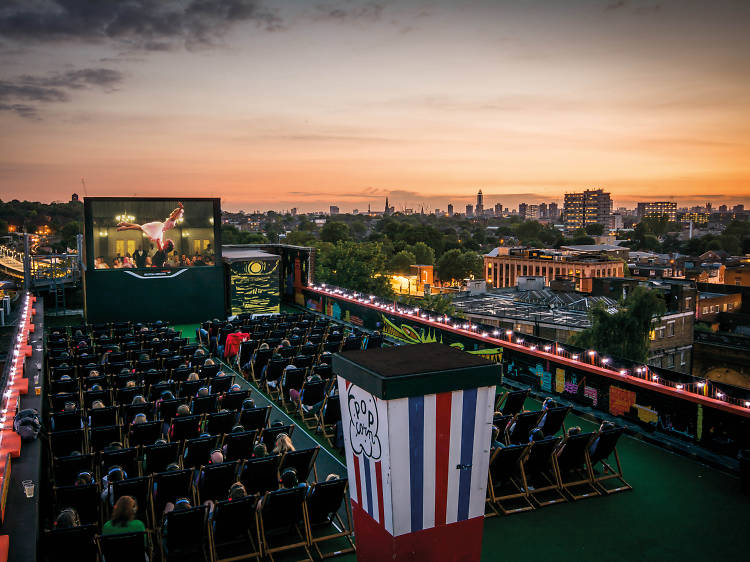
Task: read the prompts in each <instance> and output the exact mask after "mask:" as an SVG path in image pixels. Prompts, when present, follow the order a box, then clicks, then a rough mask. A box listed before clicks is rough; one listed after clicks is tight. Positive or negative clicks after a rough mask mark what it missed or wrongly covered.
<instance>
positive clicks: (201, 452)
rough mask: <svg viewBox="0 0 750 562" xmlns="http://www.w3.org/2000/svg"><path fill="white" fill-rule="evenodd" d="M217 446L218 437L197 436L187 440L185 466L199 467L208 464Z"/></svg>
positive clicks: (183, 457)
mask: <svg viewBox="0 0 750 562" xmlns="http://www.w3.org/2000/svg"><path fill="white" fill-rule="evenodd" d="M216 448H217V440H216V437H214V436H211V437H196V438H195V439H186V440H185V449H184V451H185V452H184V453H183V455H182V464H183V466H184V467H185V468H198V467H199V466H202V465H204V464H207V463H208V461H209V457H210V455H211V451H213V450H214V449H216Z"/></svg>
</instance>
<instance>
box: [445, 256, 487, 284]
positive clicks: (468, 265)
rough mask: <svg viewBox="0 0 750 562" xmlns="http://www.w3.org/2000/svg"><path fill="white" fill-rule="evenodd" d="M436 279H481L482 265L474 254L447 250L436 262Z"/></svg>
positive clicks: (479, 258) (481, 261)
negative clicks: (472, 277)
mask: <svg viewBox="0 0 750 562" xmlns="http://www.w3.org/2000/svg"><path fill="white" fill-rule="evenodd" d="M437 268H438V277H440V279H441V280H442V281H455V280H458V279H465V278H466V277H471V276H474V277H481V276H482V271H483V269H484V264H483V260H482V258H481V256H479V254H477V253H475V252H471V251H466V252H462V251H461V250H459V249H455V250H448V251H447V252H445V253H444V254H443V255H442V256H440V259H439V260H438V265H437Z"/></svg>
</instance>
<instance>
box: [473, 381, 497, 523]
mask: <svg viewBox="0 0 750 562" xmlns="http://www.w3.org/2000/svg"><path fill="white" fill-rule="evenodd" d="M494 409H495V387H494V386H491V387H489V388H487V387H484V388H480V389H478V391H477V413H476V417H475V419H474V448H473V451H472V459H471V496H470V497H469V519H471V518H473V517H479V516H481V515H484V501H485V496H486V494H487V472H488V471H489V466H490V442H491V441H492V414H493V413H494Z"/></svg>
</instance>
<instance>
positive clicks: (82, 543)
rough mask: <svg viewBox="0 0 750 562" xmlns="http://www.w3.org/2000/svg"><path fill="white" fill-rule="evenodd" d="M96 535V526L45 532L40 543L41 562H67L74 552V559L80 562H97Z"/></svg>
mask: <svg viewBox="0 0 750 562" xmlns="http://www.w3.org/2000/svg"><path fill="white" fill-rule="evenodd" d="M96 533H97V526H96V525H81V526H80V527H73V528H71V529H54V530H52V531H45V532H44V539H43V541H42V551H43V553H42V560H46V561H47V562H69V561H70V554H71V552H75V559H76V560H80V562H97V561H98V560H99V549H98V548H97V545H96ZM108 562H109V561H108Z"/></svg>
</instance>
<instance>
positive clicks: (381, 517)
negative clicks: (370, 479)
mask: <svg viewBox="0 0 750 562" xmlns="http://www.w3.org/2000/svg"><path fill="white" fill-rule="evenodd" d="M375 482H376V485H377V487H378V522H379V523H380V524H381V525H385V507H384V506H383V470H382V469H381V468H380V461H378V462H376V463H375Z"/></svg>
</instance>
